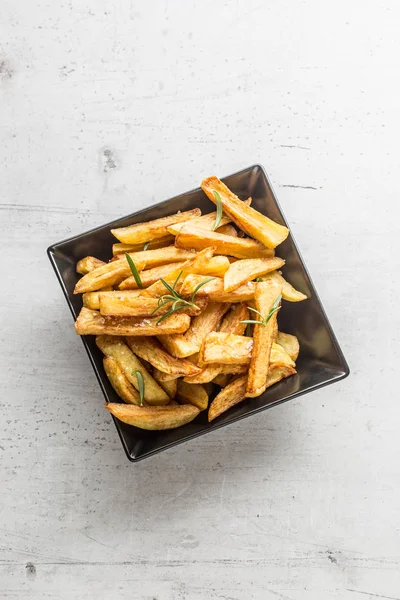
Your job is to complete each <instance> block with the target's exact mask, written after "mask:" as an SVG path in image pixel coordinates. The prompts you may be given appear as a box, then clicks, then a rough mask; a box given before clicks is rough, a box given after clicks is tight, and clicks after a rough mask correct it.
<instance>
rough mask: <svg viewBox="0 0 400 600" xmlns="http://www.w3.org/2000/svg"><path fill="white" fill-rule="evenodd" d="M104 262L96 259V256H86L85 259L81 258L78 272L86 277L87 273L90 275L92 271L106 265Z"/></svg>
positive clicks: (77, 268) (77, 264) (78, 263)
mask: <svg viewBox="0 0 400 600" xmlns="http://www.w3.org/2000/svg"><path fill="white" fill-rule="evenodd" d="M105 264H107V263H105V262H104V261H102V260H100V259H99V258H95V257H94V256H85V258H81V260H78V262H77V263H76V272H77V273H80V274H81V275H86V273H90V271H94V270H95V269H97V268H98V267H102V266H103V265H105Z"/></svg>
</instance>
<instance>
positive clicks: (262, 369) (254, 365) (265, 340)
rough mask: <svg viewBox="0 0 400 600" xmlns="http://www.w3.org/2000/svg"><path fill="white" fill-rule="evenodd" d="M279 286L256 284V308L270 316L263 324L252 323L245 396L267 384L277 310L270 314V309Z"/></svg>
mask: <svg viewBox="0 0 400 600" xmlns="http://www.w3.org/2000/svg"><path fill="white" fill-rule="evenodd" d="M281 289H282V288H281V286H280V285H278V284H277V283H275V282H274V281H270V282H261V283H257V284H256V291H255V295H254V300H255V305H256V309H257V310H258V311H259V312H260V313H261V314H262V315H263V318H264V319H266V318H267V316H268V315H270V318H269V320H268V322H267V323H266V324H265V326H264V325H258V324H257V325H254V331H253V342H254V343H253V352H252V356H251V362H250V368H249V376H248V379H247V387H246V397H247V398H254V397H256V396H259V395H260V394H262V393H263V392H264V390H265V389H266V386H267V378H268V369H269V359H270V354H271V346H272V343H273V335H274V328H275V323H276V319H277V315H278V311H275V312H274V313H273V314H272V316H271V313H270V311H271V310H272V307H273V305H274V302H276V300H277V298H278V297H279V295H280V293H281Z"/></svg>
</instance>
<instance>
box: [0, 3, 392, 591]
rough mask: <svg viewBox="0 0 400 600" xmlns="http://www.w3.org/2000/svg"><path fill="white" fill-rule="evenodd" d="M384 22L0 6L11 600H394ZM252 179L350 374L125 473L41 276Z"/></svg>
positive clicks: (3, 569)
mask: <svg viewBox="0 0 400 600" xmlns="http://www.w3.org/2000/svg"><path fill="white" fill-rule="evenodd" d="M399 18H400V5H399V3H398V0H346V1H344V0H336V1H335V2H330V3H326V2H321V1H320V0H303V1H300V0H298V1H297V2H295V1H294V0H292V1H291V0H269V1H267V0H264V1H262V0H258V1H256V0H247V1H246V2H245V1H239V0H238V1H231V2H219V1H215V0H214V1H213V2H211V1H209V0H196V1H193V0H192V1H186V2H184V1H183V0H181V1H178V0H165V2H161V1H159V2H156V1H155V0H148V1H147V2H143V1H141V2H139V1H138V0H131V1H130V2H129V1H128V0H114V1H109V0H107V1H106V0H86V1H85V0H71V1H67V0H65V1H64V2H61V1H59V0H52V1H51V2H50V1H48V2H44V1H40V0H30V1H29V2H28V1H26V0H2V3H1V31H0V99H1V106H0V124H1V143H0V157H1V183H0V194H1V205H0V208H1V212H0V236H1V237H0V243H1V255H0V261H1V275H0V281H1V327H0V341H1V350H0V352H1V353H0V369H1V378H0V385H1V394H0V411H1V412H0V460H1V470H0V549H1V550H0V597H1V599H3V598H6V599H16V600H28V599H29V600H48V599H57V600H70V599H73V600H75V599H77V600H92V599H95V600H103V599H104V600H108V599H111V600H114V599H115V600H120V599H125V598H126V599H129V600H208V599H212V600H276V599H281V600H306V599H307V600H308V599H310V600H367V599H368V598H370V599H375V598H379V599H381V598H388V599H396V600H397V599H399V598H400V533H399V523H400V467H399V426H400V423H399V418H400V409H399V402H400V398H399V396H400V394H399V386H398V369H399V366H398V364H399V358H400V352H399V341H398V339H399V328H400V316H399V315H400V311H399V296H400V283H399V267H400V235H399V234H400V226H399V208H398V207H399V202H400V199H399V192H398V190H399V184H398V167H399V132H400V127H399V125H400V113H399V66H400V65H399V63H400V41H399V40H400V36H399ZM254 162H262V163H263V164H264V165H265V167H266V169H267V171H268V173H269V174H270V176H271V179H272V181H273V184H274V185H275V188H276V191H277V193H278V196H279V199H280V201H281V204H282V206H283V209H284V211H285V213H286V215H287V217H288V219H289V222H290V223H291V225H292V229H293V231H294V233H295V236H296V238H297V241H298V243H299V246H300V248H301V251H302V253H303V256H304V258H305V260H306V263H307V264H308V266H309V268H310V271H311V274H312V276H313V279H314V282H315V284H316V286H317V289H318V290H319V292H320V294H321V297H322V300H323V302H324V304H325V307H326V309H327V312H328V315H329V317H330V318H331V321H332V324H333V326H334V329H335V331H336V332H337V334H338V338H339V341H340V342H341V344H342V347H343V350H344V352H345V355H346V357H347V359H348V361H349V363H350V367H351V369H352V375H351V377H350V378H348V379H346V380H344V381H343V382H341V383H339V384H337V385H334V386H332V387H329V388H326V389H324V390H321V391H318V392H315V393H313V394H311V395H309V396H306V397H303V398H301V399H299V400H296V401H294V402H291V403H287V404H285V405H283V406H279V407H277V408H275V409H273V410H270V411H267V412H266V413H264V414H262V415H260V416H258V417H257V418H253V419H247V420H244V421H242V422H240V423H238V424H236V425H234V426H231V427H229V428H225V429H223V430H219V431H216V432H215V433H213V434H211V435H208V436H206V437H202V438H201V439H197V440H195V441H193V442H191V443H189V444H186V445H184V446H180V447H178V448H176V449H175V450H170V451H168V452H164V453H163V454H160V455H158V456H155V457H154V458H152V459H149V460H146V461H144V462H142V463H140V464H137V465H132V464H130V463H129V462H128V461H127V460H126V458H125V455H124V453H123V451H122V448H121V445H120V442H119V439H118V437H117V433H116V431H115V428H114V426H113V424H112V422H111V418H110V416H109V415H108V414H107V413H106V412H105V411H104V410H103V408H102V404H103V398H102V396H101V393H100V390H99V388H98V385H97V383H96V381H95V377H94V374H93V373H92V370H91V367H90V365H89V361H88V358H87V356H86V355H85V352H84V349H83V346H82V344H81V343H80V341H79V339H78V338H77V337H76V336H75V334H74V331H73V327H72V320H71V316H70V314H69V312H68V309H67V306H66V303H65V301H64V299H63V297H62V295H61V291H60V289H59V286H58V283H57V281H56V279H55V277H54V274H53V272H52V271H51V268H50V264H49V262H48V260H47V257H46V254H45V250H46V247H47V246H48V245H49V244H50V243H52V242H55V241H58V240H60V239H63V238H65V237H67V236H70V235H73V234H76V233H79V232H82V231H85V230H86V229H89V228H92V227H94V226H96V225H99V224H102V223H103V222H105V221H108V220H110V219H113V218H116V217H118V216H121V215H124V214H127V213H130V212H132V211H134V210H135V209H138V208H141V207H144V206H148V205H150V204H152V203H153V202H155V201H160V200H163V199H165V198H168V197H170V196H172V195H174V194H176V193H179V192H181V191H184V190H186V189H190V188H192V187H194V186H196V185H197V184H198V183H199V182H200V181H201V179H202V178H203V177H204V176H207V175H210V174H214V173H215V174H218V175H226V174H229V173H231V172H233V171H235V170H238V169H241V168H243V167H246V166H248V165H250V164H252V163H254Z"/></svg>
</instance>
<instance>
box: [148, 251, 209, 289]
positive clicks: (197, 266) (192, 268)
mask: <svg viewBox="0 0 400 600" xmlns="http://www.w3.org/2000/svg"><path fill="white" fill-rule="evenodd" d="M213 254H214V248H213V247H210V248H205V249H204V250H202V251H201V252H199V253H198V254H196V256H195V257H194V258H190V259H189V260H187V261H186V262H185V263H184V264H183V265H181V266H180V267H179V268H176V269H174V270H173V271H171V272H170V273H169V274H168V275H166V276H165V277H164V279H165V281H166V282H167V283H169V284H170V285H174V284H175V281H176V280H177V278H178V276H180V277H179V282H178V285H177V287H176V291H177V292H179V290H180V288H181V285H182V281H183V279H184V277H185V275H187V274H188V273H193V272H194V273H197V272H198V271H199V270H200V272H201V269H204V265H205V263H206V262H208V261H209V260H210V259H211V258H212V256H213ZM166 291H167V290H166V288H165V286H164V284H163V283H162V281H156V283H154V284H153V285H151V286H150V287H148V288H147V289H146V290H143V296H153V297H154V298H158V297H159V296H162V295H163V294H165V293H166Z"/></svg>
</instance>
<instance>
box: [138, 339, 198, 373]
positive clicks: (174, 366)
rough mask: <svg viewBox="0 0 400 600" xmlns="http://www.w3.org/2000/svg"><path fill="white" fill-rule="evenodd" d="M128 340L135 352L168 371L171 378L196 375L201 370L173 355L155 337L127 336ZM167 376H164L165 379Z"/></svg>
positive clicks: (165, 371)
mask: <svg viewBox="0 0 400 600" xmlns="http://www.w3.org/2000/svg"><path fill="white" fill-rule="evenodd" d="M126 342H127V344H128V346H129V348H130V349H131V350H132V352H133V353H134V354H136V355H137V356H139V358H142V359H144V360H148V361H149V363H150V364H151V365H153V367H156V369H158V370H159V371H162V372H163V373H166V374H167V375H168V376H169V378H170V379H177V378H178V377H184V376H185V375H195V374H196V373H199V372H200V368H199V367H196V365H194V364H193V363H192V362H190V361H189V360H185V359H182V358H181V359H178V358H176V357H174V356H171V355H170V354H168V352H166V351H165V350H164V348H163V347H162V346H161V344H160V342H159V341H158V340H156V339H154V338H141V337H133V338H131V337H127V338H126ZM165 380H166V378H164V381H165Z"/></svg>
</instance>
